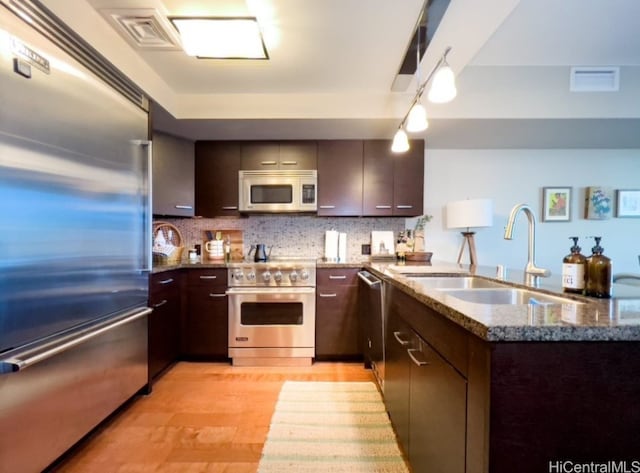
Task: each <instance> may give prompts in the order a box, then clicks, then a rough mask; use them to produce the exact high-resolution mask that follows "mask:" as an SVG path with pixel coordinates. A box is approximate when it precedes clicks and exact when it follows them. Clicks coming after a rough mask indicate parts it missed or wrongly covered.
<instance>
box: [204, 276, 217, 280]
mask: <svg viewBox="0 0 640 473" xmlns="http://www.w3.org/2000/svg"><path fill="white" fill-rule="evenodd" d="M200 279H218V276H200Z"/></svg>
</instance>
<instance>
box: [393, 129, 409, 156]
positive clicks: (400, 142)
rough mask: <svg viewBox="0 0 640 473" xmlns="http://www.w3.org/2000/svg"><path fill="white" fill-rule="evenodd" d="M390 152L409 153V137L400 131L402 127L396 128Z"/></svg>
mask: <svg viewBox="0 0 640 473" xmlns="http://www.w3.org/2000/svg"><path fill="white" fill-rule="evenodd" d="M391 151H393V152H394V153H405V152H407V151H409V137H408V136H407V133H406V132H405V131H404V130H403V129H402V126H400V128H398V131H396V134H395V135H394V137H393V143H391Z"/></svg>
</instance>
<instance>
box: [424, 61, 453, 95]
mask: <svg viewBox="0 0 640 473" xmlns="http://www.w3.org/2000/svg"><path fill="white" fill-rule="evenodd" d="M457 94H458V90H457V89H456V78H455V75H454V74H453V71H452V70H451V68H450V67H449V66H448V65H447V64H445V65H444V66H442V67H440V68H439V69H438V70H437V71H436V73H435V75H434V76H433V81H432V82H431V88H430V89H429V94H428V96H427V97H428V98H429V101H430V102H433V103H446V102H451V101H452V100H453V99H454V98H456V95H457Z"/></svg>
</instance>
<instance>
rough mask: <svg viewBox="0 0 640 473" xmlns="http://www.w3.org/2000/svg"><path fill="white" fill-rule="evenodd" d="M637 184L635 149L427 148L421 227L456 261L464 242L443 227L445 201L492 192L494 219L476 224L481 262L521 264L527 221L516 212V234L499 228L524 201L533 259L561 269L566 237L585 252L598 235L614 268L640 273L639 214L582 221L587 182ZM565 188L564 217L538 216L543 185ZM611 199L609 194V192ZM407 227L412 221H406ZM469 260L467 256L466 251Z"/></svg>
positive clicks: (437, 250) (639, 170) (437, 255)
mask: <svg viewBox="0 0 640 473" xmlns="http://www.w3.org/2000/svg"><path fill="white" fill-rule="evenodd" d="M596 185H599V186H607V187H611V188H613V189H640V150H635V149H634V150H558V149H555V150H437V149H436V150H433V149H428V143H427V151H426V152H425V197H424V198H425V213H427V214H431V215H433V217H434V218H433V220H432V221H431V222H429V223H428V224H427V225H426V227H425V230H426V240H427V244H426V246H427V250H428V251H433V252H434V257H433V258H434V261H435V260H441V261H455V260H456V258H457V256H458V251H459V249H460V245H461V242H462V237H461V235H460V232H459V231H458V230H448V229H447V228H446V220H445V216H444V207H445V205H446V203H447V202H449V201H453V200H463V199H466V198H470V199H474V198H491V199H493V201H494V224H493V227H491V228H482V229H477V233H476V236H475V239H476V249H477V252H478V260H479V264H482V265H497V264H503V265H505V266H506V267H507V268H518V269H519V268H524V266H525V264H526V259H527V220H526V216H524V215H519V216H518V219H517V222H516V227H515V232H514V239H513V240H511V241H508V240H504V238H503V232H504V226H505V224H506V221H507V217H508V215H509V212H510V210H511V208H512V207H513V206H514V205H516V204H519V203H527V204H529V205H531V207H532V209H534V210H535V215H536V223H537V225H536V253H537V254H536V262H537V263H538V265H539V266H542V267H544V268H547V269H550V270H551V271H552V272H553V273H554V274H559V273H560V270H561V265H562V258H563V257H564V256H565V255H566V254H567V253H569V247H570V246H571V242H570V240H569V239H568V237H570V236H579V237H580V243H579V244H580V246H581V247H582V252H583V254H585V255H586V256H589V255H590V254H591V247H592V246H593V244H594V241H593V239H587V238H586V237H587V236H592V235H597V236H602V237H603V240H602V246H603V247H604V248H605V252H604V254H605V255H606V256H608V257H610V258H611V259H612V262H613V272H614V274H615V273H617V272H635V273H640V265H639V263H638V255H640V219H638V218H616V217H615V206H614V212H613V214H612V217H611V219H609V220H586V219H585V218H584V196H585V188H586V187H587V186H596ZM546 186H571V187H573V198H572V202H571V221H570V222H542V217H541V207H542V188H543V187H546ZM614 201H615V194H614ZM407 226H408V227H409V228H411V222H409V223H408V224H407ZM464 262H468V254H467V253H465V255H464Z"/></svg>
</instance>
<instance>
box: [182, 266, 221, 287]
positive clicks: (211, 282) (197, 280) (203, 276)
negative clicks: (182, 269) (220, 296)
mask: <svg viewBox="0 0 640 473" xmlns="http://www.w3.org/2000/svg"><path fill="white" fill-rule="evenodd" d="M187 284H188V285H189V287H191V286H212V287H219V286H226V285H227V270H226V269H224V268H216V269H191V270H189V271H188V272H187Z"/></svg>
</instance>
